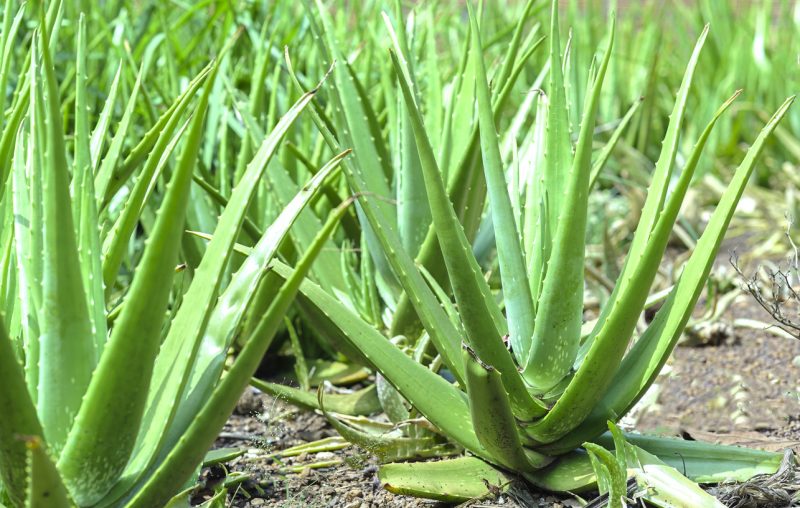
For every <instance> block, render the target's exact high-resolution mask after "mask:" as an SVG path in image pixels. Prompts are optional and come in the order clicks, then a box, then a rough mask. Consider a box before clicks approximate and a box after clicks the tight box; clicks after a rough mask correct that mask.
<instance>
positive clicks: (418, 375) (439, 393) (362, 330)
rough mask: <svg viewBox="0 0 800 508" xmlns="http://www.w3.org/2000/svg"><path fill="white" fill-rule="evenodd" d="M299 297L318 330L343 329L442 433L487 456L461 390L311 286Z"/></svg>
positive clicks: (277, 267)
mask: <svg viewBox="0 0 800 508" xmlns="http://www.w3.org/2000/svg"><path fill="white" fill-rule="evenodd" d="M274 271H275V273H277V274H278V275H280V276H281V277H284V278H285V277H288V276H290V275H291V273H292V271H291V269H290V268H288V267H286V266H285V265H282V264H280V263H277V262H276V263H275V264H274ZM300 294H301V296H302V298H303V301H304V302H306V303H308V304H311V305H312V306H313V307H314V308H315V309H316V310H317V311H318V312H319V313H318V315H317V316H316V317H317V318H318V319H316V321H315V322H319V323H320V324H321V325H322V324H323V321H327V322H328V323H329V324H331V325H333V326H334V327H336V328H338V329H339V330H341V332H342V335H341V337H342V338H344V339H345V340H346V341H347V342H348V343H349V344H350V345H351V347H353V348H355V349H357V350H358V351H360V352H361V354H362V355H363V356H364V358H365V359H366V360H368V361H369V362H370V364H371V365H372V366H373V367H374V368H375V369H376V370H377V371H379V372H381V373H382V374H383V376H384V377H385V378H386V379H387V380H388V381H389V382H390V383H391V384H392V386H394V387H395V388H396V389H397V390H398V391H399V392H400V394H401V395H402V396H403V397H405V399H406V400H407V401H408V402H409V403H410V404H411V405H412V406H413V407H415V408H416V409H417V410H418V411H419V412H420V413H422V414H423V415H424V416H425V417H426V418H427V419H428V420H430V422H431V423H433V424H434V425H435V426H436V427H437V428H439V429H440V430H441V431H442V433H443V434H445V435H446V436H448V437H449V438H450V439H452V440H453V441H455V442H456V443H458V444H460V445H461V446H463V447H464V448H466V449H468V450H470V451H472V452H473V453H475V454H478V455H483V456H488V455H487V452H486V451H485V449H484V448H483V446H481V444H480V443H479V442H478V439H477V437H476V436H475V432H474V430H473V428H472V425H471V423H470V413H469V407H468V404H467V400H466V397H465V396H464V393H463V392H462V391H460V390H459V389H457V388H456V387H455V386H453V385H451V384H450V383H448V382H447V381H446V380H445V379H444V378H443V377H441V376H439V375H437V374H436V373H434V372H431V371H430V370H428V369H427V368H425V367H424V366H423V365H421V364H419V363H417V362H416V361H414V360H413V359H411V358H409V357H408V356H406V354H405V353H403V352H402V351H401V350H400V349H398V348H397V346H395V345H394V344H392V343H391V342H389V341H388V340H387V339H386V337H384V336H382V335H381V334H380V333H379V332H378V331H377V330H376V329H375V328H373V327H372V326H370V325H369V324H368V323H366V322H365V321H364V320H362V319H361V318H360V317H359V316H357V315H356V314H354V313H353V311H351V310H350V309H348V308H347V307H345V306H344V305H343V304H342V303H341V302H339V301H338V300H337V299H336V298H334V297H332V296H330V295H328V294H327V293H325V292H324V291H323V290H322V289H320V287H319V286H317V285H316V284H314V283H313V282H311V281H305V282H304V283H303V285H302V286H301V287H300Z"/></svg>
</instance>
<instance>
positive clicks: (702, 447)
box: [595, 433, 783, 483]
mask: <svg viewBox="0 0 800 508" xmlns="http://www.w3.org/2000/svg"><path fill="white" fill-rule="evenodd" d="M624 437H625V441H627V442H628V443H630V444H632V445H634V446H636V447H639V448H641V449H642V450H645V451H646V452H647V453H650V454H652V455H655V456H657V457H658V459H659V460H660V461H663V462H664V463H666V464H667V465H669V466H671V467H673V468H675V469H677V470H678V471H680V472H681V473H682V474H683V475H684V476H686V477H688V478H689V479H691V480H693V481H695V482H699V483H719V482H722V481H738V482H744V481H747V480H749V479H750V478H752V477H753V476H756V475H761V474H774V473H775V471H777V470H778V468H779V467H780V465H781V461H782V460H783V454H782V453H776V452H767V451H763V450H754V449H751V448H741V447H738V446H726V445H716V444H710V443H703V442H701V441H686V440H684V439H678V438H671V437H657V436H647V435H643V434H632V433H624ZM595 441H596V442H597V443H598V444H600V445H602V446H604V447H606V448H609V447H612V446H613V443H614V441H613V436H612V435H611V434H610V433H606V434H603V435H602V436H600V437H599V438H598V439H596V440H595ZM629 462H630V461H629Z"/></svg>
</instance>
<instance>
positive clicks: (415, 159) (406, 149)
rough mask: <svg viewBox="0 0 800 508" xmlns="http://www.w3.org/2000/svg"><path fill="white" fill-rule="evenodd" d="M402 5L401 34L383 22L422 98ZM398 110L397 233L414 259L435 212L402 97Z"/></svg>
mask: <svg viewBox="0 0 800 508" xmlns="http://www.w3.org/2000/svg"><path fill="white" fill-rule="evenodd" d="M399 5H400V4H399V2H395V6H396V8H395V15H396V16H397V17H398V19H397V21H398V23H401V25H400V30H399V31H397V32H396V31H395V29H394V27H393V26H392V23H391V21H390V20H389V17H388V15H387V14H386V13H385V12H384V13H383V21H384V24H385V25H386V28H387V30H388V32H389V38H390V40H391V41H392V47H393V48H394V54H395V55H396V57H397V60H398V62H399V63H400V65H401V68H402V69H403V76H404V79H406V80H407V81H408V83H409V84H410V85H411V90H412V93H413V94H414V96H415V97H416V98H419V88H418V86H417V83H416V80H415V79H414V68H413V65H412V63H413V62H412V59H411V58H410V54H411V53H410V50H409V48H408V41H407V38H406V33H405V29H404V27H403V26H402V18H401V17H400V16H402V11H400V9H399ZM397 101H398V106H397V122H396V123H395V125H396V126H397V132H398V134H397V138H398V140H399V143H398V144H399V147H398V148H399V161H400V166H399V167H398V168H397V170H396V178H397V182H396V192H397V231H398V234H399V235H400V239H401V240H402V241H403V248H404V249H405V250H406V251H407V252H408V253H409V254H411V255H412V256H416V255H417V254H418V252H419V249H420V247H421V246H422V242H423V241H424V240H425V236H426V235H427V233H428V227H429V226H430V224H431V220H432V218H431V211H430V207H429V206H428V195H427V192H426V190H425V180H424V179H423V177H422V168H421V166H420V164H421V163H420V160H419V149H418V147H417V141H416V139H415V138H414V131H413V128H412V126H411V119H410V118H409V112H408V110H407V109H406V108H404V107H403V106H402V105H401V104H400V101H401V98H400V97H399V96H398V99H397Z"/></svg>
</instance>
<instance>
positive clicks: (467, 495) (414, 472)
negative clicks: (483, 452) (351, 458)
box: [378, 457, 513, 503]
mask: <svg viewBox="0 0 800 508" xmlns="http://www.w3.org/2000/svg"><path fill="white" fill-rule="evenodd" d="M378 479H379V480H380V481H381V484H382V485H383V488H385V489H386V490H388V491H389V492H393V493H395V494H402V495H406V496H416V497H426V498H429V499H436V500H438V501H445V502H450V503H458V502H466V501H470V500H473V499H480V498H482V497H484V496H490V495H493V494H494V489H498V490H499V491H500V492H503V491H505V490H506V489H507V488H508V487H509V486H510V484H511V482H512V481H513V479H512V477H510V476H507V475H506V474H504V473H503V472H501V471H500V470H498V469H495V468H494V467H492V466H491V465H489V464H487V463H486V462H484V461H482V460H481V459H479V458H477V457H461V458H458V459H448V460H442V461H436V462H413V463H399V464H386V465H383V466H381V468H380V469H379V470H378Z"/></svg>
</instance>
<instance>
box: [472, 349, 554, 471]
mask: <svg viewBox="0 0 800 508" xmlns="http://www.w3.org/2000/svg"><path fill="white" fill-rule="evenodd" d="M464 363H465V365H466V368H465V370H466V375H467V396H468V397H469V409H470V414H471V415H472V426H473V427H474V429H475V435H476V436H478V441H480V443H481V444H482V445H483V447H484V448H486V450H487V451H488V452H489V454H490V456H491V462H493V463H496V464H497V465H499V466H502V467H505V468H507V469H510V470H511V471H520V472H528V473H530V472H532V471H535V470H536V469H540V468H542V467H544V466H546V465H547V464H549V463H550V462H551V460H552V459H551V458H550V457H546V456H544V455H540V454H538V453H536V452H533V451H530V450H526V449H525V448H523V447H522V441H521V439H520V429H519V427H518V426H517V422H516V420H515V419H514V415H513V413H512V412H511V403H510V402H509V397H508V394H507V393H506V392H505V388H504V387H503V384H502V381H501V379H500V374H499V373H498V372H497V370H496V369H494V368H493V367H491V366H489V365H486V364H484V363H483V362H482V361H481V360H480V359H478V358H477V356H475V353H474V352H473V351H472V350H470V349H469V348H467V347H465V348H464Z"/></svg>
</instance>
